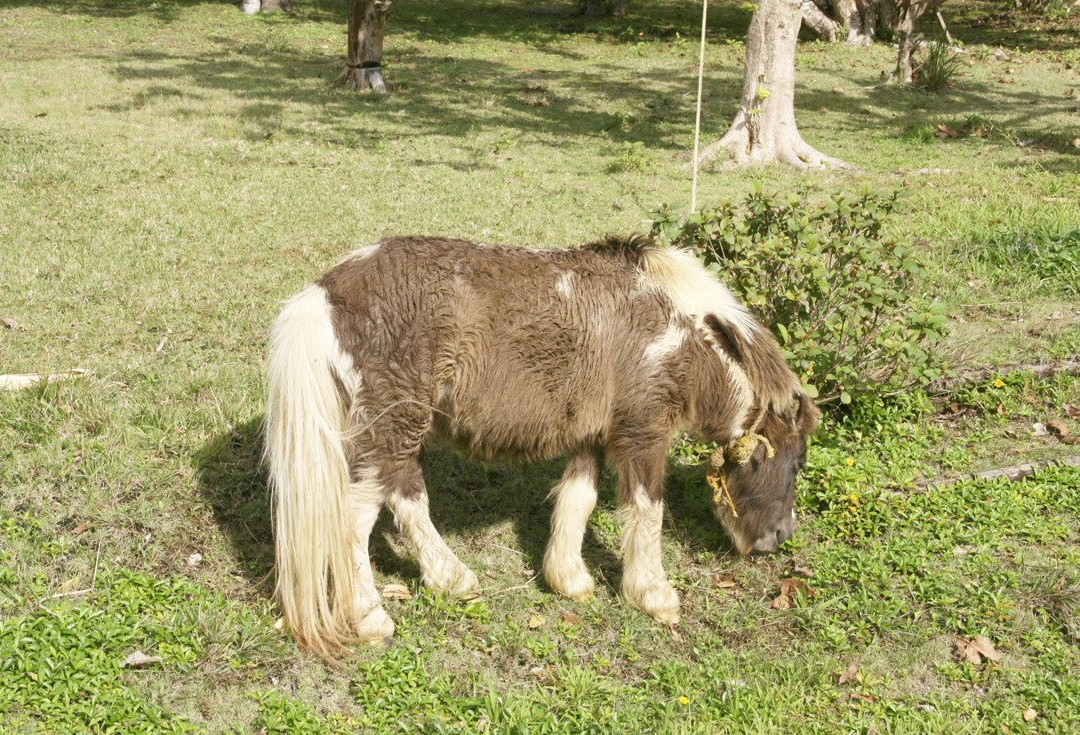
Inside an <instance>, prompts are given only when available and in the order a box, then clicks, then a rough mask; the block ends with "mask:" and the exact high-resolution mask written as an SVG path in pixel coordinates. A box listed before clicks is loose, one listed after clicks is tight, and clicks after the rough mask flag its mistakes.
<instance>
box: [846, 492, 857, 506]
mask: <svg viewBox="0 0 1080 735" xmlns="http://www.w3.org/2000/svg"><path fill="white" fill-rule="evenodd" d="M847 499H848V502H849V503H851V504H852V505H858V504H859V496H858V495H856V494H855V493H852V494H851V495H848V496H847Z"/></svg>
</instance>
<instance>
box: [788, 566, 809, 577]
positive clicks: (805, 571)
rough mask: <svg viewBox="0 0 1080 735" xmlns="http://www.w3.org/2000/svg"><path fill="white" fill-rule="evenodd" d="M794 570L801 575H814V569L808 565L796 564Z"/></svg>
mask: <svg viewBox="0 0 1080 735" xmlns="http://www.w3.org/2000/svg"><path fill="white" fill-rule="evenodd" d="M792 571H794V572H795V574H798V575H799V576H800V577H813V576H814V571H813V570H812V569H811V568H810V567H807V566H796V567H795V569H793V570H792Z"/></svg>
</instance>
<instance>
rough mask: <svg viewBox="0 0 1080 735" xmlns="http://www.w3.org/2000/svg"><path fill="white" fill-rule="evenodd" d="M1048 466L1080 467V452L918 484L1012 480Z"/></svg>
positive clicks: (924, 487) (934, 486) (936, 485)
mask: <svg viewBox="0 0 1080 735" xmlns="http://www.w3.org/2000/svg"><path fill="white" fill-rule="evenodd" d="M1048 467H1077V468H1080V454H1074V455H1071V456H1068V457H1062V458H1060V459H1048V460H1046V461H1045V462H1030V463H1029V462H1025V463H1023V464H1018V465H1014V466H1012V467H1000V468H998V469H996V470H987V471H986V472H971V473H968V474H966V475H961V476H959V477H946V478H941V479H938V480H928V481H926V482H921V483H919V484H918V486H917V487H918V489H919V490H924V491H925V490H934V489H937V488H939V487H948V486H949V485H955V484H956V483H958V482H964V481H966V480H999V479H1006V480H1010V481H1012V482H1016V481H1018V480H1023V479H1024V478H1025V477H1031V476H1032V475H1034V474H1035V473H1036V472H1039V471H1041V470H1045V469H1046V468H1048Z"/></svg>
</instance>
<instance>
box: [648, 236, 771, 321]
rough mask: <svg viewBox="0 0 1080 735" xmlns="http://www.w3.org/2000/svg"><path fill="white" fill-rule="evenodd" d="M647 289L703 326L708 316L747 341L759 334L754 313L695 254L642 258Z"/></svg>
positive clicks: (653, 252) (664, 251)
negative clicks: (722, 322) (713, 317)
mask: <svg viewBox="0 0 1080 735" xmlns="http://www.w3.org/2000/svg"><path fill="white" fill-rule="evenodd" d="M642 261H643V263H642V266H643V270H644V274H643V276H644V278H643V281H644V282H643V284H642V285H643V286H644V287H645V288H650V289H655V290H657V291H659V292H661V293H663V294H664V295H665V296H667V297H668V299H670V300H671V303H672V304H674V306H675V308H676V309H677V310H678V311H679V312H680V313H681V314H684V315H685V316H687V317H689V318H690V319H691V320H692V321H693V322H694V324H695V325H696V326H699V327H700V326H701V325H702V323H703V322H704V320H705V316H706V315H707V314H715V315H716V317H717V318H718V319H722V320H724V321H725V322H727V323H728V324H731V325H732V326H733V327H734V328H735V329H736V330H738V331H739V333H740V334H741V335H742V336H743V338H744V339H746V340H748V341H749V340H751V339H752V338H753V337H754V335H755V334H757V332H758V329H759V327H758V325H757V323H756V322H755V321H754V318H753V317H752V316H751V315H750V312H748V311H747V310H746V308H745V307H744V306H743V305H742V304H740V303H739V302H738V301H737V300H736V299H735V297H734V296H732V295H731V292H730V291H728V290H727V287H726V286H724V284H722V283H720V281H718V280H717V279H716V277H715V276H714V275H713V274H712V273H710V272H709V271H707V270H706V269H705V266H703V265H702V264H701V262H700V261H699V260H698V259H697V258H696V257H694V255H693V253H691V252H689V251H687V250H679V249H677V248H650V249H647V250H645V252H644V254H643V255H642Z"/></svg>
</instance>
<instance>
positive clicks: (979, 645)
mask: <svg viewBox="0 0 1080 735" xmlns="http://www.w3.org/2000/svg"><path fill="white" fill-rule="evenodd" d="M971 645H972V646H974V647H975V650H977V651H978V652H979V653H981V654H982V655H983V656H985V657H986V658H988V659H990V660H991V661H993V662H994V663H996V664H999V663H1001V654H1000V653H998V652H997V650H996V649H995V648H994V644H992V643H991V642H990V639H989V638H987V637H986V636H982V635H977V636H975V640H973V641H972V642H971Z"/></svg>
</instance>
